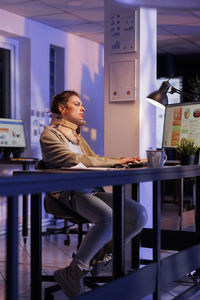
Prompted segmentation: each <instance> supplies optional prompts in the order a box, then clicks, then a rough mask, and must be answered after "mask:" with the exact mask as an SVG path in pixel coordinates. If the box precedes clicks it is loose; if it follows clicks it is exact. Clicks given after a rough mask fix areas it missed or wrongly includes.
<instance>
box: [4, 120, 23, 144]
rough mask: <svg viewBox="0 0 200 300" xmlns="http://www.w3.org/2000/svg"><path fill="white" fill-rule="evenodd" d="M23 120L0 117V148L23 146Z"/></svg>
mask: <svg viewBox="0 0 200 300" xmlns="http://www.w3.org/2000/svg"><path fill="white" fill-rule="evenodd" d="M25 147H26V141H25V135H24V121H23V120H15V119H5V118H0V148H14V149H17V148H25Z"/></svg>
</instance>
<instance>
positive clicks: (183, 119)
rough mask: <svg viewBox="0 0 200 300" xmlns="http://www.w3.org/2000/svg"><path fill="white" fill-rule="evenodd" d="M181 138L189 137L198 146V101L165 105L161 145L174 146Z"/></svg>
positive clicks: (199, 121)
mask: <svg viewBox="0 0 200 300" xmlns="http://www.w3.org/2000/svg"><path fill="white" fill-rule="evenodd" d="M182 138H190V139H192V140H194V142H195V144H197V145H199V146H200V102H185V103H177V104H169V105H167V106H166V107H165V117H164V129H163V138H162V147H163V148H176V147H177V146H178V144H179V143H180V141H181V139H182Z"/></svg>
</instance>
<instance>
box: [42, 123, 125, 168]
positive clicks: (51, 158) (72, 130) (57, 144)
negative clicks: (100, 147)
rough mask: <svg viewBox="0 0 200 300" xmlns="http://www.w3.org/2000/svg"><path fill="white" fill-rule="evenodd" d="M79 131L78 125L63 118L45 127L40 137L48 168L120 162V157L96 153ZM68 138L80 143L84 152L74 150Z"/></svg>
mask: <svg viewBox="0 0 200 300" xmlns="http://www.w3.org/2000/svg"><path fill="white" fill-rule="evenodd" d="M79 131H80V130H79V128H78V126H77V125H75V124H74V123H71V122H68V121H66V120H62V119H59V120H56V119H55V120H53V121H52V124H51V125H50V126H47V127H45V129H44V131H43V133H42V135H41V137H40V145H41V151H42V159H43V160H44V162H45V163H46V165H47V167H48V168H61V167H71V166H73V165H76V164H78V163H80V162H81V163H83V164H84V165H85V166H87V167H112V166H114V165H115V164H117V163H118V162H119V159H120V157H113V158H112V157H105V156H99V155H97V154H95V153H94V152H93V151H92V149H91V148H90V147H89V145H88V144H87V142H86V141H85V140H84V139H83V138H82V137H81V136H80V134H79V133H78V132H79ZM68 140H69V141H71V142H72V143H74V144H78V145H80V147H81V150H82V152H83V153H82V154H79V153H75V152H72V151H71V150H70V148H69V142H68Z"/></svg>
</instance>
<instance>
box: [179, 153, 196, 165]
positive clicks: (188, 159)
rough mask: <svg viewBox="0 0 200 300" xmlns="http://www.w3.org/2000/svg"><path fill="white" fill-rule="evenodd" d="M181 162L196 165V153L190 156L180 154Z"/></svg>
mask: <svg viewBox="0 0 200 300" xmlns="http://www.w3.org/2000/svg"><path fill="white" fill-rule="evenodd" d="M180 163H181V165H182V166H184V165H194V164H195V155H194V154H192V155H190V156H180Z"/></svg>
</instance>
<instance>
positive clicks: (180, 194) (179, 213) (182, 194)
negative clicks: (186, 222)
mask: <svg viewBox="0 0 200 300" xmlns="http://www.w3.org/2000/svg"><path fill="white" fill-rule="evenodd" d="M183 188H184V178H180V192H179V205H178V216H179V230H182V227H183V226H182V225H183V200H184V199H183V198H184V193H183Z"/></svg>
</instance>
